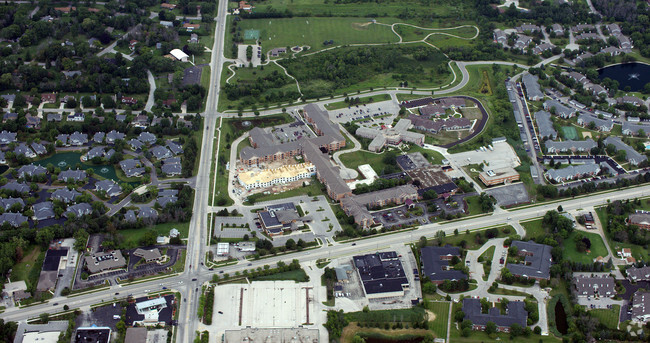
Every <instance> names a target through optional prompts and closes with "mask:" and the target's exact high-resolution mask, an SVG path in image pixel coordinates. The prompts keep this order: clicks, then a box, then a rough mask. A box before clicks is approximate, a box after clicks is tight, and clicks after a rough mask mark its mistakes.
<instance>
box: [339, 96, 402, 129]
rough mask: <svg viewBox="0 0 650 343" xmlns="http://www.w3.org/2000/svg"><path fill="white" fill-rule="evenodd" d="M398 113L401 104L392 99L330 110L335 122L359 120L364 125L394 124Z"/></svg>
mask: <svg viewBox="0 0 650 343" xmlns="http://www.w3.org/2000/svg"><path fill="white" fill-rule="evenodd" d="M398 113H399V105H398V104H397V103H396V102H394V101H392V100H388V101H381V102H376V103H372V104H366V105H353V106H349V107H346V108H342V109H338V110H332V111H329V115H330V120H331V121H333V122H335V123H336V122H338V123H347V122H350V121H357V123H358V124H361V125H364V126H377V125H382V124H384V125H386V124H392V123H393V120H394V119H395V118H396V117H397V114H398ZM378 117H381V118H378Z"/></svg>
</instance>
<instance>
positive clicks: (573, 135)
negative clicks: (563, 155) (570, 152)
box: [562, 126, 578, 140]
mask: <svg viewBox="0 0 650 343" xmlns="http://www.w3.org/2000/svg"><path fill="white" fill-rule="evenodd" d="M562 135H564V139H571V140H575V139H578V131H576V128H575V127H573V126H562Z"/></svg>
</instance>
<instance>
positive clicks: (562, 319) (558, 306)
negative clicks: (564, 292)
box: [555, 300, 569, 335]
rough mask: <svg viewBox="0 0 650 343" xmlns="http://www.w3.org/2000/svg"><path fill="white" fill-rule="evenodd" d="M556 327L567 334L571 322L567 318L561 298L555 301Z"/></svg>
mask: <svg viewBox="0 0 650 343" xmlns="http://www.w3.org/2000/svg"><path fill="white" fill-rule="evenodd" d="M555 327H557V331H559V332H560V333H561V334H563V335H566V334H567V332H568V329H569V324H568V323H567V320H566V312H565V311H564V306H562V302H561V301H560V300H558V301H557V303H555Z"/></svg>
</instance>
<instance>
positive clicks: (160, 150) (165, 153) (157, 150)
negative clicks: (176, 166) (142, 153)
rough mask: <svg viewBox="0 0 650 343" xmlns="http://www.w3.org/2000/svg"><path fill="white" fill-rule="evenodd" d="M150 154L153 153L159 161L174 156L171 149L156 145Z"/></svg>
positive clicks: (150, 150)
mask: <svg viewBox="0 0 650 343" xmlns="http://www.w3.org/2000/svg"><path fill="white" fill-rule="evenodd" d="M149 152H151V154H152V155H153V156H154V157H155V158H157V159H159V160H160V159H163V158H167V157H171V156H172V152H171V151H169V149H167V148H166V147H164V146H160V145H156V146H154V147H152V148H151V149H149Z"/></svg>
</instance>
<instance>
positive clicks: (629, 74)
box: [598, 62, 650, 92]
mask: <svg viewBox="0 0 650 343" xmlns="http://www.w3.org/2000/svg"><path fill="white" fill-rule="evenodd" d="M606 77H609V78H610V79H612V80H616V81H618V83H619V86H618V89H621V90H624V89H625V87H627V86H630V91H632V92H638V91H640V90H643V86H645V85H646V83H650V65H648V64H645V63H638V62H635V63H624V64H616V65H613V66H609V67H605V68H601V69H599V70H598V78H600V79H601V80H602V79H604V78H606Z"/></svg>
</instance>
